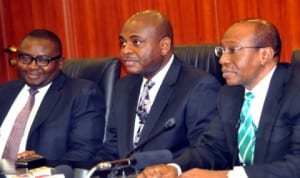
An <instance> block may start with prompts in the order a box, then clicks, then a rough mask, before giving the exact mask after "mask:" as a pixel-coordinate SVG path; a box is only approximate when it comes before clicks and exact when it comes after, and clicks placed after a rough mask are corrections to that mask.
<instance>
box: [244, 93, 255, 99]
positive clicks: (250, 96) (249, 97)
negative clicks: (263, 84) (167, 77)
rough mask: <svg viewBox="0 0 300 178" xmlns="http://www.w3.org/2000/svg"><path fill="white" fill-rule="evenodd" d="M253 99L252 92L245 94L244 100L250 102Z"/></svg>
mask: <svg viewBox="0 0 300 178" xmlns="http://www.w3.org/2000/svg"><path fill="white" fill-rule="evenodd" d="M253 98H254V94H253V93H252V92H247V93H246V96H245V99H246V100H248V101H251V100H252V99H253Z"/></svg>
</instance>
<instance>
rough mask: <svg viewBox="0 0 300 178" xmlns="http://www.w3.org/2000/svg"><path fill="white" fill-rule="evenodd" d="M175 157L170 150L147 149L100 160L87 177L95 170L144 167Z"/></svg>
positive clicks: (169, 160) (165, 161)
mask: <svg viewBox="0 0 300 178" xmlns="http://www.w3.org/2000/svg"><path fill="white" fill-rule="evenodd" d="M172 159H173V155H172V153H171V152H170V151H169V150H156V151H145V152H138V153H134V154H132V156H131V157H129V158H125V159H119V160H113V161H106V162H100V163H98V164H97V165H96V166H94V167H93V168H92V169H91V170H90V171H89V172H88V174H87V176H86V177H87V178H89V177H91V176H92V175H93V174H94V172H95V171H97V170H99V171H107V170H110V171H114V170H122V169H125V168H128V167H132V168H134V169H135V170H141V169H144V168H145V167H147V166H151V165H154V164H160V163H162V164H163V163H169V162H171V161H172Z"/></svg>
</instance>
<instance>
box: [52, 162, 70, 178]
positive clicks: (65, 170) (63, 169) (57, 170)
mask: <svg viewBox="0 0 300 178" xmlns="http://www.w3.org/2000/svg"><path fill="white" fill-rule="evenodd" d="M51 174H52V175H54V174H63V175H64V176H65V178H74V171H73V169H72V167H70V166H68V165H59V166H56V167H54V168H53V170H51Z"/></svg>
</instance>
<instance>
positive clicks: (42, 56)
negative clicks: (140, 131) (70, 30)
mask: <svg viewBox="0 0 300 178" xmlns="http://www.w3.org/2000/svg"><path fill="white" fill-rule="evenodd" d="M63 61H64V60H63V58H62V47H61V41H60V39H59V38H58V37H57V36H56V35H55V34H54V33H52V32H50V31H47V30H43V29H41V30H34V31H32V32H30V33H29V34H27V35H26V36H25V38H24V39H23V40H22V42H21V45H20V47H19V49H18V61H17V69H18V71H19V73H20V76H21V79H18V80H14V81H9V82H7V83H6V84H4V85H2V86H1V89H0V125H1V135H0V138H1V139H0V143H1V144H0V155H1V156H2V155H3V157H4V158H8V157H7V155H6V154H4V152H5V151H4V150H8V152H9V151H12V150H13V148H12V147H9V146H8V148H7V147H6V145H7V143H8V140H9V137H10V134H11V130H13V129H12V128H13V126H14V122H15V118H16V117H17V114H18V113H19V111H20V110H21V109H22V108H23V106H24V105H25V103H26V101H27V98H28V95H29V92H28V89H29V88H30V89H33V90H35V89H37V90H38V92H37V93H36V95H35V102H34V105H33V108H32V110H31V112H30V115H29V117H28V118H29V119H28V121H27V123H22V125H26V127H25V130H24V132H23V133H22V139H21V142H20V147H19V148H18V151H17V153H18V154H17V155H15V154H14V153H12V156H11V158H12V160H13V159H15V158H18V159H22V158H27V157H32V156H37V155H42V156H44V157H45V158H46V159H50V160H81V161H83V160H90V159H91V158H92V157H93V156H94V155H95V153H96V147H97V146H99V145H100V144H101V143H102V139H103V134H104V124H105V118H104V117H105V116H104V115H105V99H104V95H103V93H102V91H101V90H100V89H99V88H98V87H97V85H96V84H95V83H93V82H90V81H87V80H81V79H71V78H69V77H67V76H66V75H65V74H64V73H63V72H62V71H61V68H62V64H63Z"/></svg>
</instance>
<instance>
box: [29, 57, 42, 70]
mask: <svg viewBox="0 0 300 178" xmlns="http://www.w3.org/2000/svg"><path fill="white" fill-rule="evenodd" d="M28 68H31V69H36V68H39V65H38V64H37V60H36V59H33V60H32V61H31V63H30V64H28Z"/></svg>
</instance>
